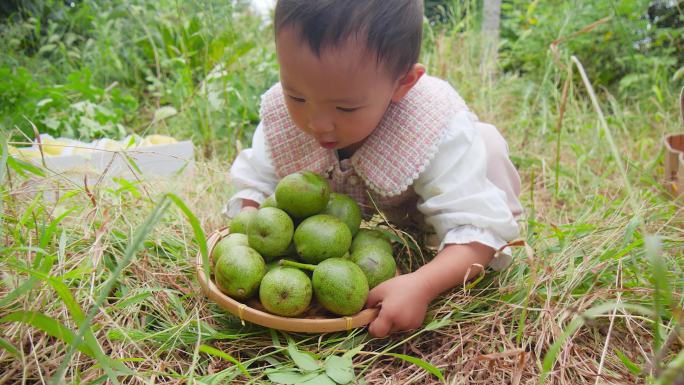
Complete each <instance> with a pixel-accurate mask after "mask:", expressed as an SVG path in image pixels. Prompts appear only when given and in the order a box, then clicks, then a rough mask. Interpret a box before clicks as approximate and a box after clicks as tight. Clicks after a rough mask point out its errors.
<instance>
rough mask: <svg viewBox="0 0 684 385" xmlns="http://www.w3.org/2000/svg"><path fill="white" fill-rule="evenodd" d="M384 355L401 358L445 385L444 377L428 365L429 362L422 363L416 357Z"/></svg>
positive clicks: (397, 354) (393, 354) (394, 354)
mask: <svg viewBox="0 0 684 385" xmlns="http://www.w3.org/2000/svg"><path fill="white" fill-rule="evenodd" d="M385 355H388V356H392V357H396V358H401V359H402V360H404V361H408V362H410V363H412V364H414V365H416V366H418V367H420V368H421V369H423V370H425V371H427V372H428V373H430V374H432V375H434V376H435V377H437V378H438V379H439V380H440V381H442V382H443V383H445V380H444V375H443V374H442V372H441V371H440V370H439V369H437V368H436V367H434V366H433V365H432V364H431V363H429V362H426V361H423V360H421V359H420V358H418V357H413V356H407V355H406V354H399V353H385Z"/></svg>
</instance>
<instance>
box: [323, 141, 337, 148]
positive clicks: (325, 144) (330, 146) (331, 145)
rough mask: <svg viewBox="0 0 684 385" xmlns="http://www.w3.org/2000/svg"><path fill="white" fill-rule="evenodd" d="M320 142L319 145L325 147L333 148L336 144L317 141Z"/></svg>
mask: <svg viewBox="0 0 684 385" xmlns="http://www.w3.org/2000/svg"><path fill="white" fill-rule="evenodd" d="M319 143H320V144H321V147H323V148H327V149H332V148H335V146H336V145H337V142H319Z"/></svg>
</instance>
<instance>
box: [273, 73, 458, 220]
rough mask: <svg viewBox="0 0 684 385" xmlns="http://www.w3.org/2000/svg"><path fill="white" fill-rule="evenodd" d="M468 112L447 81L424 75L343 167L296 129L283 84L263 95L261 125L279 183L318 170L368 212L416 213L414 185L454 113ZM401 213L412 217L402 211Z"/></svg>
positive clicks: (344, 161) (333, 156) (391, 107)
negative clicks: (293, 176) (287, 178)
mask: <svg viewBox="0 0 684 385" xmlns="http://www.w3.org/2000/svg"><path fill="white" fill-rule="evenodd" d="M467 109H468V107H467V106H466V104H465V102H464V101H463V99H462V98H461V97H460V96H459V95H458V94H457V93H456V91H455V90H454V89H453V88H452V87H451V86H450V85H449V84H448V83H447V82H445V81H443V80H440V79H437V78H434V77H431V76H427V75H425V76H423V77H422V78H421V79H420V80H419V81H418V83H417V84H416V85H415V86H414V87H413V88H412V89H411V90H410V91H409V92H408V93H407V94H406V96H404V98H403V99H402V100H400V101H399V102H398V103H392V104H390V106H389V107H388V109H387V111H386V112H385V115H384V117H383V118H382V120H381V121H380V123H379V124H378V127H377V128H376V129H375V130H374V131H373V133H372V134H371V135H370V136H369V137H368V138H367V140H366V141H365V143H364V144H363V146H362V147H361V148H359V149H358V150H357V151H356V152H355V153H354V155H352V156H351V158H350V159H345V160H343V161H342V162H339V161H338V158H337V155H336V152H335V150H330V149H325V148H322V147H321V146H320V145H319V144H318V142H317V141H316V140H315V139H314V138H312V137H310V136H309V135H307V134H305V133H304V132H302V131H300V130H299V129H297V127H296V126H295V124H294V122H293V121H292V119H291V118H290V116H289V114H288V112H287V107H286V106H285V100H284V97H283V92H282V88H281V86H280V84H276V85H274V86H273V87H272V88H271V89H270V90H268V91H267V92H266V93H265V94H264V95H263V96H262V99H261V121H262V125H263V128H264V135H265V138H266V144H267V147H268V149H269V154H270V156H271V159H272V160H273V165H274V167H275V171H276V175H277V176H278V178H283V177H284V176H286V175H288V174H291V173H293V172H297V171H302V170H310V171H314V172H316V173H319V174H321V175H324V176H326V177H327V178H328V179H329V181H330V184H331V186H332V188H333V190H334V191H337V192H340V193H345V194H349V195H350V196H352V197H353V198H354V199H356V200H357V202H359V204H360V205H361V206H362V207H363V208H364V211H365V212H366V213H369V212H372V211H374V206H378V208H379V209H380V210H382V211H386V209H389V208H398V207H400V206H403V207H404V208H406V209H409V208H410V206H412V207H413V209H414V210H415V202H416V199H417V197H416V195H415V192H413V189H411V188H410V187H411V185H412V184H413V181H415V180H416V179H417V178H418V176H419V175H420V173H421V172H422V171H423V170H424V169H425V168H426V167H427V166H428V164H429V163H430V161H431V160H432V158H433V157H434V154H435V153H436V151H437V146H438V145H439V142H440V140H441V138H442V136H443V134H444V132H445V129H446V128H447V127H448V124H449V122H450V120H451V119H452V118H453V116H454V114H456V113H458V112H460V111H463V110H467ZM409 202H410V203H411V204H410V205H408V204H407V203H409ZM403 214H406V215H410V214H411V213H409V212H408V211H405V210H404V211H403ZM402 216H405V215H402ZM394 219H395V220H396V219H398V218H394Z"/></svg>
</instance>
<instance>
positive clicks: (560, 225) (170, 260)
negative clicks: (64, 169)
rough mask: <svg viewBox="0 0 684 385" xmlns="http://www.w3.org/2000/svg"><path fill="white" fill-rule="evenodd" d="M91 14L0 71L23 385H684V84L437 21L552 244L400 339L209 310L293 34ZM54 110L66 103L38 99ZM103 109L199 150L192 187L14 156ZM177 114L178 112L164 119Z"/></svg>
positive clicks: (14, 330) (109, 122) (455, 294)
mask: <svg viewBox="0 0 684 385" xmlns="http://www.w3.org/2000/svg"><path fill="white" fill-rule="evenodd" d="M86 4H87V5H88V7H86V9H81V8H79V10H78V12H77V13H76V14H71V15H70V16H69V17H68V18H67V19H66V20H68V21H70V23H71V24H69V25H70V27H69V28H67V29H64V30H60V25H53V26H50V24H49V23H46V24H45V25H43V26H42V27H41V28H43V29H44V30H45V29H47V30H48V32H44V33H41V34H40V35H39V36H40V38H36V36H34V35H33V32H30V33H29V32H27V31H35V29H36V28H37V27H36V23H33V24H31V22H27V24H21V23H19V24H7V25H5V26H4V30H3V33H4V36H10V35H11V36H12V37H13V38H14V39H15V40H17V41H18V43H17V42H16V41H14V42H13V40H12V39H4V40H3V42H2V43H0V44H1V45H2V48H3V52H7V53H8V54H7V55H4V56H3V58H2V59H1V62H2V65H3V66H2V67H0V70H5V71H12V73H13V74H15V76H13V77H4V76H3V77H2V79H0V96H1V97H3V98H4V99H2V100H3V101H8V100H13V101H14V103H15V104H13V105H12V108H9V107H6V105H3V106H0V111H2V114H3V115H2V119H3V120H2V122H3V124H4V125H5V126H6V128H7V130H6V135H3V137H2V138H0V140H1V141H2V148H3V151H2V154H3V155H2V157H0V194H2V200H0V203H1V205H2V206H0V208H1V210H2V216H1V217H0V239H1V241H0V272H2V280H1V281H0V325H1V326H0V367H1V368H3V370H2V371H0V384H3V383H43V382H45V383H54V384H57V383H62V381H63V383H68V384H95V383H105V382H110V383H205V384H214V383H215V384H219V383H251V384H261V383H268V381H269V378H271V379H272V380H276V381H283V379H284V377H285V376H296V378H298V379H299V380H302V378H312V379H313V378H318V380H316V381H323V380H324V378H326V376H327V375H326V376H323V375H322V373H323V372H326V373H327V371H328V370H330V371H331V373H334V374H333V376H340V377H336V378H338V379H339V380H340V381H341V382H343V381H342V379H345V378H346V377H345V376H347V375H348V374H349V372H350V371H352V373H353V377H354V382H355V383H364V382H365V383H369V384H372V383H400V382H401V383H407V384H409V383H410V384H414V383H415V384H419V383H439V382H440V381H442V379H443V381H444V382H446V383H449V384H460V383H475V382H477V383H491V384H500V383H514V384H515V383H528V384H533V383H540V382H541V381H545V382H546V383H553V384H584V383H601V384H603V383H612V384H627V383H630V384H631V383H649V384H651V383H652V384H675V383H677V382H676V381H677V379H676V376H677V375H678V374H679V375H680V376H681V373H682V371H684V360H683V357H684V348H683V347H684V339H683V338H684V334H683V333H682V332H683V331H684V329H683V322H684V312H683V311H682V308H683V307H684V296H683V293H684V279H683V278H684V273H683V272H684V258H682V257H683V250H684V234H683V231H682V229H683V228H684V227H683V225H684V213H683V212H682V205H681V202H677V201H673V200H672V199H671V198H670V197H669V196H668V195H667V193H666V191H665V189H664V188H663V187H662V179H663V166H662V150H661V142H660V140H661V137H662V136H663V134H665V133H668V132H674V131H678V130H681V123H680V122H679V117H678V114H679V112H678V111H677V103H676V102H675V101H676V96H677V91H678V89H677V88H678V84H676V82H672V83H673V84H671V86H670V87H661V86H659V87H652V88H646V89H643V90H641V93H640V95H639V97H635V96H634V95H622V94H613V93H611V92H608V91H606V89H605V88H602V87H596V89H595V90H593V91H592V88H591V87H589V86H588V85H587V83H586V82H584V81H583V79H582V77H581V71H580V70H579V69H580V66H579V65H578V64H577V63H576V62H573V61H572V60H571V58H570V55H572V54H573V52H572V51H571V50H569V49H567V48H566V47H565V46H563V44H561V46H560V50H561V55H560V60H559V62H555V61H554V60H553V59H552V57H551V55H550V54H548V55H547V56H546V59H545V60H544V66H543V67H542V70H541V71H540V73H526V74H523V75H515V74H506V73H501V72H496V71H488V70H486V69H487V68H491V67H490V66H491V64H492V63H490V62H487V61H483V60H482V57H481V52H480V40H479V36H478V35H477V33H475V32H474V27H473V26H472V25H470V24H469V23H471V22H472V20H469V19H466V20H464V22H462V23H460V24H457V25H454V27H453V28H437V27H436V28H430V29H428V34H427V36H426V48H425V50H424V52H423V62H424V63H426V65H427V66H428V69H429V72H430V73H432V74H434V75H437V76H441V77H444V78H446V79H448V80H449V81H450V82H451V83H452V84H453V85H454V86H455V87H456V88H457V89H458V90H459V92H460V93H461V94H462V96H463V97H464V98H465V99H466V101H467V102H468V103H469V105H470V106H471V108H472V109H473V110H474V111H475V112H476V113H477V114H478V115H479V116H480V118H481V120H483V121H488V122H493V123H495V124H496V125H497V126H498V127H499V128H500V129H501V130H502V132H503V133H504V135H505V137H506V138H507V140H508V142H509V146H510V149H511V154H512V157H513V159H514V161H515V163H516V165H517V166H518V168H519V170H520V173H521V176H522V178H523V193H522V202H523V204H524V206H525V208H526V214H525V217H524V218H523V219H522V220H521V222H520V223H521V228H522V237H523V238H524V239H525V240H526V242H527V243H528V244H529V246H530V249H529V250H524V249H518V250H516V260H515V262H514V264H513V265H512V266H511V267H510V268H509V269H507V270H505V271H503V272H501V273H494V272H491V271H488V272H487V274H486V275H485V277H484V278H483V279H482V280H480V281H479V282H478V283H477V284H476V285H469V286H467V287H466V288H465V289H463V288H456V289H454V290H452V291H449V292H447V293H444V295H442V296H441V297H440V298H439V299H438V300H436V301H435V302H434V303H433V304H432V305H431V307H430V311H429V314H428V317H427V319H426V321H425V324H424V326H423V327H422V328H421V329H418V330H415V331H412V332H407V333H401V334H396V335H393V336H391V337H390V338H387V339H372V338H370V337H369V336H368V335H367V333H366V331H365V330H364V329H357V330H354V331H351V332H349V333H330V334H325V335H305V334H301V335H300V334H293V333H283V332H279V331H275V330H269V329H266V328H262V327H259V326H256V325H252V324H249V323H246V324H244V325H243V324H242V323H241V322H240V320H239V319H237V318H236V317H234V316H232V315H230V314H228V313H226V312H225V311H223V310H221V309H220V308H219V307H218V306H217V305H215V304H214V303H212V302H211V301H209V300H208V299H207V298H206V297H204V296H203V295H202V294H201V292H200V289H199V285H198V283H197V280H196V275H195V264H194V261H195V256H196V254H197V253H198V252H201V250H200V249H201V247H200V246H201V245H202V239H203V238H204V237H205V235H208V234H209V233H211V232H212V231H214V230H216V229H218V228H220V227H222V226H224V225H225V224H226V220H225V218H223V217H222V216H221V214H220V209H221V206H222V204H223V203H224V202H225V201H226V200H227V198H228V197H229V196H230V193H231V187H230V183H229V182H228V181H227V180H226V172H227V169H228V167H229V165H230V160H231V159H232V157H233V156H234V155H235V154H236V152H237V151H238V150H239V148H240V147H241V146H247V145H248V144H249V135H250V133H251V131H252V130H253V128H254V124H255V123H256V119H258V115H257V112H258V97H259V95H260V93H261V92H263V91H264V90H265V89H266V88H267V87H268V86H269V85H270V84H271V83H272V82H273V81H275V79H276V78H277V72H276V70H277V67H276V66H275V58H274V53H273V47H272V43H270V37H271V32H270V30H269V29H268V27H265V29H263V30H261V29H259V27H258V24H259V20H258V19H256V18H255V17H253V16H250V15H248V14H247V13H245V12H244V11H239V12H236V13H233V10H232V9H230V7H227V6H221V4H220V3H219V2H202V3H201V4H202V5H189V3H186V2H171V1H161V2H158V3H154V4H148V3H146V2H142V1H137V2H136V1H119V2H114V3H113V5H112V6H111V7H110V8H102V7H98V6H97V5H93V4H91V3H86ZM186 7H189V8H186ZM192 7H196V8H192ZM200 11H202V12H204V13H202V14H201V15H200V14H199V13H196V12H200ZM193 23H194V24H193ZM464 26H465V27H464ZM572 32H574V31H566V33H567V34H569V33H572ZM68 33H72V34H74V35H76V38H75V39H76V40H75V41H73V42H72V43H73V44H72V45H73V46H69V45H68V44H66V42H67V40H66V35H67V34H68ZM56 35H59V36H60V38H58V39H56V38H53V40H54V41H55V47H54V48H49V49H45V48H43V52H40V50H41V47H45V46H46V45H47V44H50V43H49V41H50V36H56ZM88 39H90V40H88ZM88 41H89V42H88ZM12 44H19V45H18V46H13V45H12ZM27 44H33V46H30V47H28V48H27V47H26V46H25V45H27ZM60 44H64V45H65V46H64V47H61V46H60ZM31 47H32V48H31ZM211 47H215V49H216V50H217V51H216V52H219V53H216V54H215V57H214V61H213V62H212V61H210V58H211V55H212V54H211V52H213V51H212V48H211ZM31 49H33V50H34V52H33V53H32V54H27V52H30V51H31ZM27 50H28V51H27ZM70 52H72V53H70ZM73 52H77V53H78V55H79V56H78V57H77V56H76V55H75V54H74V53H73ZM540 55H546V53H540ZM117 62H118V63H119V64H117ZM217 63H226V64H225V66H226V73H225V75H223V76H220V77H219V78H218V80H217V81H216V84H218V86H217V88H216V94H214V96H216V97H217V99H215V100H214V102H216V103H218V104H215V105H212V104H211V103H212V102H211V98H210V97H209V95H207V92H205V89H204V88H203V87H202V84H203V82H202V81H203V79H205V78H206V76H207V74H208V73H210V72H211V69H212V68H214V65H215V64H217ZM581 64H586V63H581ZM593 64H594V66H595V63H593ZM19 68H25V69H26V72H24V73H21V70H19ZM587 68H589V67H587ZM568 69H571V70H572V73H573V75H572V76H571V77H570V79H571V81H569V82H568V83H567V84H568V88H567V98H564V97H563V86H564V85H565V84H566V80H567V79H568ZM15 71H17V72H15ZM16 74H18V75H16ZM29 74H30V75H29ZM586 75H587V80H588V81H589V83H591V81H592V73H591V72H590V73H587V74H586ZM654 76H656V75H654ZM658 84H662V82H659V83H658ZM115 90H120V92H119V93H118V94H117V92H116V91H115ZM592 92H596V93H597V96H598V98H597V100H596V101H597V103H596V104H594V103H593V102H592V97H591V95H592ZM46 97H49V98H51V99H52V100H53V101H54V102H50V103H55V105H53V106H51V105H50V103H48V104H45V105H44V106H45V108H44V109H42V107H41V108H36V103H37V102H39V101H40V100H43V99H45V98H46ZM82 101H89V102H90V103H92V104H93V105H94V106H99V107H101V109H98V108H96V109H95V110H96V111H99V113H100V114H102V116H98V115H97V113H96V114H95V116H93V118H94V119H93V120H94V121H95V122H97V124H98V127H99V128H97V127H96V128H97V129H99V130H102V132H105V133H107V134H108V135H109V134H111V133H113V132H115V131H116V130H118V128H116V127H117V124H120V125H121V126H122V127H123V130H124V132H125V133H131V132H137V133H152V132H159V133H167V134H172V135H175V136H176V137H178V138H190V139H193V140H194V142H195V144H196V145H197V147H196V148H197V149H198V153H199V156H198V161H197V163H196V165H195V169H194V172H193V174H192V175H191V177H187V178H182V179H177V180H164V181H152V180H147V181H140V182H136V183H129V184H107V183H105V182H101V183H95V182H89V184H88V187H87V188H85V187H84V186H83V185H82V184H81V185H74V184H73V183H70V182H68V181H67V180H65V178H64V177H63V176H60V175H56V174H55V173H54V172H53V171H51V170H49V169H45V168H43V167H41V166H35V165H31V164H28V163H24V162H22V161H21V160H19V159H16V158H13V157H11V156H7V150H6V142H7V141H13V144H15V145H16V144H17V143H16V142H19V141H23V140H26V139H22V138H23V136H22V134H21V133H20V131H21V132H24V133H25V134H26V135H27V136H28V138H32V135H33V134H32V128H30V124H29V123H28V121H31V122H34V123H35V124H36V126H37V127H38V128H39V130H41V132H44V130H49V127H48V126H47V125H46V123H45V121H46V120H47V121H48V122H50V121H52V120H54V121H57V122H59V123H60V124H66V123H69V124H73V122H76V121H79V119H80V118H81V117H82V113H81V112H79V111H76V110H74V109H73V108H72V105H73V104H75V103H78V102H82ZM163 106H173V107H174V108H175V109H176V110H177V111H178V114H177V115H174V116H172V117H170V118H168V119H165V120H163V121H161V122H154V123H151V122H153V118H152V117H153V116H154V112H155V111H156V110H158V109H159V108H161V107H163ZM3 108H5V109H3ZM561 110H562V111H563V119H562V120H559V116H560V112H561ZM102 111H105V112H102ZM602 116H603V117H602ZM50 119H52V120H50ZM70 122H71V123H70ZM59 127H62V126H59ZM79 127H80V126H79ZM61 129H62V128H60V130H61ZM108 129H112V130H115V131H111V132H110V131H107V130H108ZM55 132H57V131H55ZM59 132H63V133H67V132H68V131H59ZM86 134H87V135H85V136H86V137H88V135H90V136H89V137H96V136H97V133H96V132H94V131H88V132H87V133H86ZM188 178H192V179H191V180H189V179H188ZM168 192H173V194H174V195H168ZM409 250H411V251H410V252H409ZM400 258H401V259H400V264H401V265H402V266H403V267H404V268H407V267H409V266H410V267H412V268H414V269H415V268H416V267H417V266H419V265H420V264H422V263H424V262H425V261H424V259H423V258H422V257H419V256H418V255H417V254H416V253H415V250H414V249H411V248H406V249H404V250H403V251H402V252H401V256H400ZM205 265H206V264H205ZM679 381H681V378H680V379H679ZM311 383H314V382H311ZM320 383H324V382H320Z"/></svg>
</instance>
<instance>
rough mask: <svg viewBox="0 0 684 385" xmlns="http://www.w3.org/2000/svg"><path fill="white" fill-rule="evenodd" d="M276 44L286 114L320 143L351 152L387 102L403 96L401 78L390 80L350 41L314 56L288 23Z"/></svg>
mask: <svg viewBox="0 0 684 385" xmlns="http://www.w3.org/2000/svg"><path fill="white" fill-rule="evenodd" d="M276 46H277V51H278V62H279V63H280V81H281V84H282V87H283V92H284V96H285V102H286V105H287V109H288V111H289V113H290V116H291V117H292V119H293V120H294V122H295V124H296V125H297V127H298V128H299V129H300V130H302V131H304V132H306V133H307V134H309V135H311V136H313V137H314V138H315V139H316V140H317V141H318V143H320V145H321V147H324V148H328V149H345V148H346V149H351V150H355V149H356V148H358V146H359V145H360V144H361V143H362V142H363V140H364V139H366V138H367V137H368V136H369V135H370V134H371V133H372V132H373V130H374V129H375V127H376V126H377V125H378V123H379V122H380V120H381V119H382V116H383V115H384V113H385V110H386V109H387V107H388V106H389V104H390V102H391V101H393V100H394V101H397V100H399V99H400V98H401V97H403V95H404V94H405V92H398V91H399V90H400V89H401V88H402V87H401V79H396V80H395V79H393V77H392V76H391V75H390V73H389V71H388V70H386V69H385V68H383V65H382V63H381V65H377V63H376V60H375V57H373V56H372V55H368V54H366V53H365V52H364V47H363V46H362V45H361V44H359V43H357V42H355V41H354V40H353V39H350V41H349V42H348V43H346V44H344V45H342V46H341V47H336V48H331V49H330V48H329V49H325V50H323V51H322V52H321V55H320V57H318V56H316V55H315V54H314V52H313V51H312V50H311V49H310V48H309V46H308V44H307V43H306V42H304V41H302V40H300V38H299V36H298V34H297V33H296V30H295V29H294V28H292V27H286V28H283V30H281V31H280V32H279V33H278V36H277V38H276ZM416 80H417V79H416Z"/></svg>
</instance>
